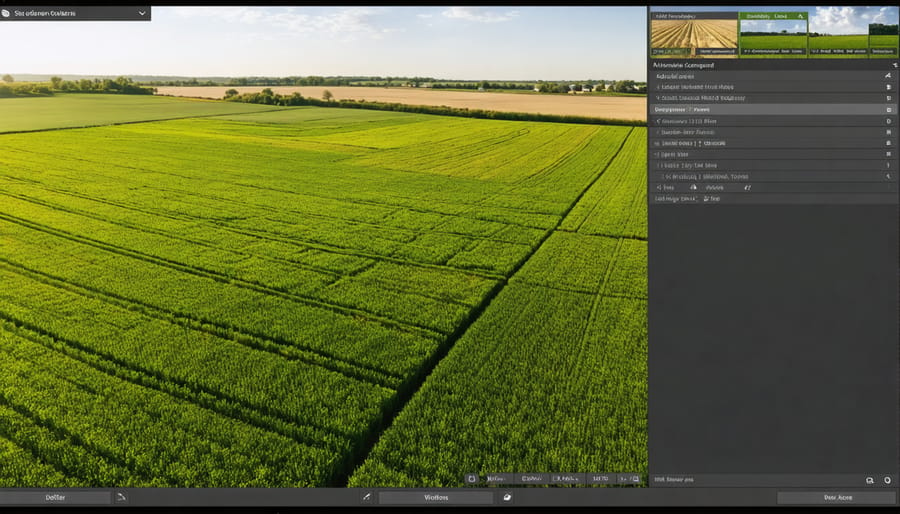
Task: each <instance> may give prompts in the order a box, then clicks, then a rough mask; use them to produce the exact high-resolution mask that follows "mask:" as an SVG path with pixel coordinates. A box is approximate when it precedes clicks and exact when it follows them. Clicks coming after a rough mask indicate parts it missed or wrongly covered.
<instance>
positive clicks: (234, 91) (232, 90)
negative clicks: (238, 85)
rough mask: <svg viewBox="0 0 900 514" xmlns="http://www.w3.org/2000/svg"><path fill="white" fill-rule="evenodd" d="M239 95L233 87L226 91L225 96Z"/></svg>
mask: <svg viewBox="0 0 900 514" xmlns="http://www.w3.org/2000/svg"><path fill="white" fill-rule="evenodd" d="M237 95H238V90H237V89H234V88H232V89H229V90H228V91H225V98H231V97H232V96H237Z"/></svg>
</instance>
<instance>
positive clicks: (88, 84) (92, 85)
mask: <svg viewBox="0 0 900 514" xmlns="http://www.w3.org/2000/svg"><path fill="white" fill-rule="evenodd" d="M2 80H3V82H4V83H3V84H0V97H10V96H50V95H52V94H53V93H55V92H66V93H118V94H124V95H152V94H153V93H155V92H156V89H154V88H149V87H142V86H139V85H137V84H135V83H134V81H132V80H131V79H130V78H128V77H118V78H117V79H115V80H112V79H94V80H89V79H81V80H63V79H62V78H60V77H50V81H49V82H16V81H15V78H13V77H12V76H11V75H9V74H6V75H4V76H3V77H2Z"/></svg>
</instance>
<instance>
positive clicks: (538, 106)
mask: <svg viewBox="0 0 900 514" xmlns="http://www.w3.org/2000/svg"><path fill="white" fill-rule="evenodd" d="M229 89H236V90H237V91H238V92H240V93H255V92H257V91H262V90H263V89H265V86H250V87H235V88H230V87H217V86H212V87H205V86H200V87H159V88H157V90H158V92H159V94H161V95H172V96H187V97H198V98H222V97H224V96H225V91H227V90H229ZM271 89H272V91H274V92H275V93H279V94H288V95H290V94H292V93H294V92H299V93H300V94H301V95H303V96H305V97H310V98H322V92H323V91H325V90H326V89H327V90H329V91H331V93H332V94H334V98H335V99H336V100H345V99H348V100H349V99H353V100H366V101H367V102H398V103H404V104H411V105H446V106H449V107H460V108H469V109H485V110H493V111H503V112H529V113H539V114H558V115H570V116H589V117H597V118H615V119H622V120H646V119H647V99H646V98H645V97H619V96H611V97H603V96H596V95H547V94H541V93H534V94H522V93H489V92H478V91H441V90H432V89H427V88H420V89H414V88H408V87H397V88H386V87H384V88H382V87H349V86H343V87H334V86H332V87H328V86H284V87H271Z"/></svg>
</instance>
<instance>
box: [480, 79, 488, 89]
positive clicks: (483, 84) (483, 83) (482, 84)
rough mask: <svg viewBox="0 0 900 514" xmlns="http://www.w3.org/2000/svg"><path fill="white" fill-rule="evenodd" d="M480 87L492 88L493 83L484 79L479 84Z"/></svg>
mask: <svg viewBox="0 0 900 514" xmlns="http://www.w3.org/2000/svg"><path fill="white" fill-rule="evenodd" d="M478 87H480V88H482V89H490V87H491V83H490V82H488V81H486V80H482V81H481V84H478Z"/></svg>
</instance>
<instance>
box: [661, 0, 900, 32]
mask: <svg viewBox="0 0 900 514" xmlns="http://www.w3.org/2000/svg"><path fill="white" fill-rule="evenodd" d="M651 10H652V11H663V12H666V11H667V12H686V11H745V12H751V11H763V12H767V11H790V12H799V11H805V12H807V13H809V30H810V32H819V33H822V34H833V35H837V34H868V32H869V29H868V27H869V23H884V24H886V25H893V24H896V23H897V22H898V19H900V14H898V11H900V8H898V7H897V6H896V5H888V6H885V5H881V6H870V7H864V6H859V5H854V6H818V7H814V6H809V5H787V6H785V5H779V6H771V5H763V6H742V7H735V6H727V7H714V6H703V7H684V6H664V7H651ZM766 23H767V22H765V21H761V20H750V21H749V22H748V21H745V22H743V23H742V24H741V27H742V30H751V31H767V30H768V29H767V27H766ZM793 28H794V27H793V26H781V25H779V26H778V27H777V30H781V29H787V30H790V31H792V32H793V31H794V30H792V29H793ZM801 30H805V28H803V29H801Z"/></svg>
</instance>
